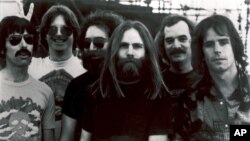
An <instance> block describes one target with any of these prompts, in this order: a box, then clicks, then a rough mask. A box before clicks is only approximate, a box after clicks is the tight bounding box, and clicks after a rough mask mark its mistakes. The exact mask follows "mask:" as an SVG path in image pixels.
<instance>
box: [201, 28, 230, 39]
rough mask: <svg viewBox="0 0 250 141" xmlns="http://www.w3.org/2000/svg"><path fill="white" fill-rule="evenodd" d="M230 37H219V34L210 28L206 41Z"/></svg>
mask: <svg viewBox="0 0 250 141" xmlns="http://www.w3.org/2000/svg"><path fill="white" fill-rule="evenodd" d="M228 37H229V36H228V35H219V34H218V33H216V32H215V30H214V29H213V28H209V29H208V30H207V31H206V34H205V38H204V41H210V40H218V39H224V38H228Z"/></svg>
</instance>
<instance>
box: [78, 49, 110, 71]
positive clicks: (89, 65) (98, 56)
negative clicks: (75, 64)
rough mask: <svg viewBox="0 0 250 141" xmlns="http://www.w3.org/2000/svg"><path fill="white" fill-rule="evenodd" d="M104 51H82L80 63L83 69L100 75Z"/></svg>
mask: <svg viewBox="0 0 250 141" xmlns="http://www.w3.org/2000/svg"><path fill="white" fill-rule="evenodd" d="M105 54H106V51H96V50H94V51H83V53H82V61H83V62H82V63H83V67H84V68H85V69H87V70H88V71H90V72H94V73H100V71H101V69H102V66H103V62H104V58H105Z"/></svg>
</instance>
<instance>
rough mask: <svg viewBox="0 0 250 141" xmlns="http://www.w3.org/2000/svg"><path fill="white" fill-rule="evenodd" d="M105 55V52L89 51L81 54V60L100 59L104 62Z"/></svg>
mask: <svg viewBox="0 0 250 141" xmlns="http://www.w3.org/2000/svg"><path fill="white" fill-rule="evenodd" d="M105 55H106V52H105V51H96V50H91V51H87V52H84V51H83V53H82V58H83V59H102V60H104V58H105Z"/></svg>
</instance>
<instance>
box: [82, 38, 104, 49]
mask: <svg viewBox="0 0 250 141" xmlns="http://www.w3.org/2000/svg"><path fill="white" fill-rule="evenodd" d="M91 42H93V44H94V46H95V47H96V48H99V49H101V48H103V47H104V44H105V43H106V42H107V39H105V38H102V37H95V38H86V39H84V40H83V41H82V44H81V46H82V47H83V48H85V49H89V48H90V44H91Z"/></svg>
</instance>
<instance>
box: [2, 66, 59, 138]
mask: <svg viewBox="0 0 250 141" xmlns="http://www.w3.org/2000/svg"><path fill="white" fill-rule="evenodd" d="M54 109H55V103H54V97H53V93H52V90H51V89H50V88H49V87H48V86H47V85H46V84H44V83H43V82H40V81H37V80H35V79H34V78H33V77H31V76H29V78H28V79H27V80H26V81H24V82H18V83H15V82H11V81H6V80H4V79H3V74H2V71H0V140H32V141H41V136H42V129H54V128H55V113H54Z"/></svg>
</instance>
